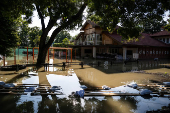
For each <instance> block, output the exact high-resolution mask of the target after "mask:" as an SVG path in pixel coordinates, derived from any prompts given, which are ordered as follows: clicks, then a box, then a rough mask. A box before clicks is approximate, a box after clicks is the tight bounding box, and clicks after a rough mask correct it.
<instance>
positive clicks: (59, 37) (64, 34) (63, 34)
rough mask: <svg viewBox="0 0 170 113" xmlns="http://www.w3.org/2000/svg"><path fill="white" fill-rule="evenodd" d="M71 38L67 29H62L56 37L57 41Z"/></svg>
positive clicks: (60, 41)
mask: <svg viewBox="0 0 170 113" xmlns="http://www.w3.org/2000/svg"><path fill="white" fill-rule="evenodd" d="M65 38H67V39H71V36H70V34H69V33H68V32H67V31H60V32H59V33H58V34H57V36H56V37H55V43H62V40H63V39H65Z"/></svg>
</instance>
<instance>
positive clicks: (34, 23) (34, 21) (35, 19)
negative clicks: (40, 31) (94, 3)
mask: <svg viewBox="0 0 170 113" xmlns="http://www.w3.org/2000/svg"><path fill="white" fill-rule="evenodd" d="M86 10H87V9H85V10H84V12H83V15H85V17H86V16H87V11H86ZM48 21H49V18H46V19H45V20H44V22H45V25H47V24H48ZM85 21H86V20H84V21H83V23H85ZM34 26H37V27H40V28H41V20H40V19H39V18H38V13H37V11H34V14H33V18H32V23H31V24H29V27H34ZM55 28H56V27H53V28H52V29H51V30H50V32H49V34H48V36H51V34H52V32H53V31H54V30H55ZM79 32H80V28H79V29H78V30H71V31H69V33H70V35H71V36H75V35H77V34H79Z"/></svg>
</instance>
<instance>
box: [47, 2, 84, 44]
mask: <svg viewBox="0 0 170 113" xmlns="http://www.w3.org/2000/svg"><path fill="white" fill-rule="evenodd" d="M86 6H87V4H83V5H82V7H81V8H80V10H79V11H78V12H77V14H75V15H73V16H71V17H70V19H69V20H68V21H67V22H65V23H63V24H62V25H61V26H59V27H58V28H56V29H55V30H54V31H53V33H52V35H51V37H50V40H49V41H48V43H47V44H46V45H47V46H48V47H50V46H51V44H52V43H53V41H54V39H55V36H56V35H57V34H58V33H59V32H60V31H61V30H63V29H64V28H65V27H67V26H69V25H70V24H72V23H73V22H74V21H76V20H78V19H79V17H80V16H81V15H82V14H83V11H84V9H85V8H86Z"/></svg>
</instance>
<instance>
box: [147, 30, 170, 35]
mask: <svg viewBox="0 0 170 113" xmlns="http://www.w3.org/2000/svg"><path fill="white" fill-rule="evenodd" d="M166 35H170V31H166V30H165V31H160V32H157V33H154V34H152V35H150V36H166Z"/></svg>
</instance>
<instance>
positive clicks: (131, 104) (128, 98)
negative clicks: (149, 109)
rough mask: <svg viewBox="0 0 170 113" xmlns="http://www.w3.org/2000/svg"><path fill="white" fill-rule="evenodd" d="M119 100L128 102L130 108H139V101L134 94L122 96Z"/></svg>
mask: <svg viewBox="0 0 170 113" xmlns="http://www.w3.org/2000/svg"><path fill="white" fill-rule="evenodd" d="M119 101H121V102H126V103H128V104H126V105H128V107H129V108H130V109H134V110H135V109H137V103H138V101H137V100H136V99H135V97H133V96H121V98H120V99H119Z"/></svg>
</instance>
